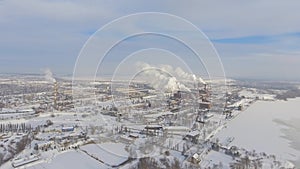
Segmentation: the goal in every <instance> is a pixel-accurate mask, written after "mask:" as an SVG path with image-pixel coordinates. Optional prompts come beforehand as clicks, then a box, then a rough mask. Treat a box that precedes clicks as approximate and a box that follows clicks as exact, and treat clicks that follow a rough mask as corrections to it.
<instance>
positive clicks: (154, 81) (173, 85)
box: [137, 63, 205, 92]
mask: <svg viewBox="0 0 300 169" xmlns="http://www.w3.org/2000/svg"><path fill="white" fill-rule="evenodd" d="M137 67H138V69H139V70H142V71H143V72H144V73H145V74H146V75H147V76H148V77H147V78H148V80H149V81H150V83H151V85H152V86H153V87H154V88H160V89H162V88H163V89H166V90H168V91H170V92H175V91H178V90H181V91H188V92H189V91H190V89H189V88H188V87H186V86H185V85H184V84H182V83H180V82H179V81H178V80H177V78H180V79H183V80H192V81H195V80H197V82H200V79H201V78H196V76H195V75H191V74H188V73H186V72H184V71H183V70H182V69H181V68H179V67H178V68H176V69H174V68H173V67H172V66H170V65H161V66H159V67H154V66H151V65H149V64H147V63H138V64H137ZM176 77H177V78H176ZM194 77H195V78H194ZM201 80H202V79H201ZM201 83H203V84H204V83H205V82H204V81H203V80H202V81H201Z"/></svg>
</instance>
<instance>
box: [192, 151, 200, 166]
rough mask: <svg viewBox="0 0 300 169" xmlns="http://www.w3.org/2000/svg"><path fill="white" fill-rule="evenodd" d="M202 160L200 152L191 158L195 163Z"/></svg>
mask: <svg viewBox="0 0 300 169" xmlns="http://www.w3.org/2000/svg"><path fill="white" fill-rule="evenodd" d="M200 161H201V157H200V155H199V154H198V153H195V154H194V155H193V156H192V157H191V158H190V162H191V163H194V164H199V163H200Z"/></svg>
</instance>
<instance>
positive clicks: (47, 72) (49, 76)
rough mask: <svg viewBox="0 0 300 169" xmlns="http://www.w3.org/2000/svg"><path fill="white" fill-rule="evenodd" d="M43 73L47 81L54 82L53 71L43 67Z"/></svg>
mask: <svg viewBox="0 0 300 169" xmlns="http://www.w3.org/2000/svg"><path fill="white" fill-rule="evenodd" d="M44 73H45V79H46V80H47V81H49V82H51V83H55V82H56V80H55V78H54V77H53V73H52V72H51V70H50V69H45V71H44Z"/></svg>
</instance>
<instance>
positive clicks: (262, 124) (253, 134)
mask: <svg viewBox="0 0 300 169" xmlns="http://www.w3.org/2000/svg"><path fill="white" fill-rule="evenodd" d="M299 104H300V98H297V99H290V100H289V101H275V102H272V101H258V102H255V103H254V104H253V105H252V106H250V107H249V108H248V109H247V110H245V111H244V112H242V113H240V115H239V116H237V117H236V118H235V119H233V120H232V121H230V122H229V123H228V125H227V127H226V128H225V129H223V130H222V131H221V132H219V133H218V134H217V135H216V137H217V138H220V140H221V141H222V140H224V139H226V138H227V137H234V140H233V142H231V144H230V146H232V145H236V146H238V147H241V148H246V149H248V150H256V151H258V152H266V153H267V154H274V155H276V156H277V157H278V158H282V159H283V160H290V161H296V160H299V159H297V158H298V157H300V151H298V150H296V149H293V148H291V145H290V144H291V141H289V140H287V139H286V138H284V137H283V136H284V133H283V132H282V129H283V128H286V126H283V125H279V124H278V123H276V122H274V119H281V120H290V119H293V118H296V119H300V113H299V112H298V110H299V109H298V108H299Z"/></svg>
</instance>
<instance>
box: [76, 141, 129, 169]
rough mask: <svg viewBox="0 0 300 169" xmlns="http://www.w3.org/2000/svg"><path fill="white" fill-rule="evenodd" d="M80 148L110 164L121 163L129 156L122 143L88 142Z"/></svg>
mask: <svg viewBox="0 0 300 169" xmlns="http://www.w3.org/2000/svg"><path fill="white" fill-rule="evenodd" d="M81 149H82V150H85V151H87V152H88V153H89V154H90V155H93V156H94V157H97V158H98V159H99V160H101V161H103V162H104V163H105V164H108V165H110V166H118V165H120V164H122V163H123V162H125V161H126V160H127V159H128V156H129V154H128V152H127V151H125V145H124V144H122V143H102V144H88V145H85V146H83V147H81Z"/></svg>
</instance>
